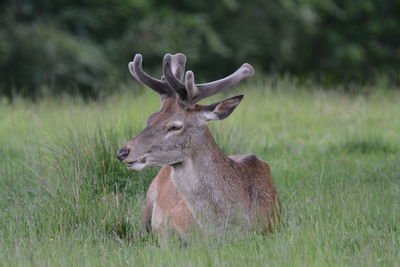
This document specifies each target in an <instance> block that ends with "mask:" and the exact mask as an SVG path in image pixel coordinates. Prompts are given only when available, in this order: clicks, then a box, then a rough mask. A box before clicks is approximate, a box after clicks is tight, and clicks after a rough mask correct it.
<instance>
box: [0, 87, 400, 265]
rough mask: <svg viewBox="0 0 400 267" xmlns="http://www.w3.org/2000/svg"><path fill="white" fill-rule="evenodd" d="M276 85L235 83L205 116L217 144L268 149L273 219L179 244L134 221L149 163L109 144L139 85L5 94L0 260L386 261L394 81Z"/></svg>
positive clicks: (391, 240)
mask: <svg viewBox="0 0 400 267" xmlns="http://www.w3.org/2000/svg"><path fill="white" fill-rule="evenodd" d="M275 82H276V81H275ZM255 87H257V88H255ZM274 87H276V88H279V90H278V89H272V88H271V85H270V84H269V83H266V84H259V85H257V86H254V85H247V86H246V87H242V88H241V90H240V92H243V93H244V94H245V95H246V97H245V98H244V101H242V103H241V105H240V106H239V107H238V108H237V109H236V111H235V112H234V113H233V115H232V116H231V117H229V118H228V119H226V120H224V121H222V122H216V123H213V124H212V126H211V127H212V131H213V133H214V135H215V137H216V139H217V141H218V143H219V144H220V145H221V147H222V148H223V149H224V151H226V152H227V153H254V154H258V155H259V156H261V157H262V158H263V159H264V160H265V161H267V162H269V164H270V166H271V168H272V171H273V176H274V179H275V182H276V185H277V188H278V191H279V194H280V197H281V200H282V203H283V219H282V227H281V229H280V230H279V231H277V232H275V233H273V234H271V235H269V236H259V235H256V234H255V235H252V236H250V237H248V238H245V239H242V238H235V237H231V238H230V239H228V240H224V241H215V240H213V239H212V238H208V237H198V238H197V239H196V240H194V241H193V242H192V243H191V244H190V245H189V246H188V247H183V246H182V244H180V243H179V242H176V241H174V240H171V241H170V242H169V243H168V244H166V246H159V244H158V243H157V241H156V240H155V239H154V238H153V237H152V236H145V235H142V234H141V232H140V220H141V211H142V204H143V198H144V194H145V191H146V188H147V186H148V185H149V183H150V182H151V179H152V178H153V177H154V175H155V174H156V173H157V169H148V170H145V171H142V172H129V171H127V170H126V169H125V168H124V166H123V165H121V164H119V163H118V162H117V161H116V159H115V155H114V153H115V151H116V150H117V149H118V148H119V147H120V146H121V145H123V144H124V142H125V141H127V140H128V139H129V138H130V137H132V136H133V135H135V134H136V133H137V132H138V131H139V130H140V129H142V128H143V127H144V124H145V119H146V117H147V116H148V115H149V114H151V113H152V112H154V111H156V110H157V109H158V107H159V102H158V98H157V96H156V95H155V94H153V93H152V92H150V90H146V91H143V90H137V89H133V90H132V91H126V92H124V93H122V94H119V95H115V96H113V97H109V98H107V99H105V100H102V101H99V102H90V103H85V102H83V101H81V100H80V99H78V98H65V97H64V98H46V99H43V100H41V101H39V102H37V103H31V102H28V101H25V100H23V99H16V100H15V101H14V102H13V103H7V102H6V101H4V100H3V102H1V105H0V133H1V139H0V188H1V191H0V240H1V242H0V265H4V266H29V265H34V266H71V265H72V266H98V265H100V266H126V265H134V266H276V265H277V266H354V265H357V266H396V265H397V266H398V264H399V262H400V250H399V247H400V225H399V221H400V135H399V133H400V109H399V108H398V103H399V102H400V92H398V91H397V92H396V91H394V90H380V89H376V90H360V91H367V92H368V94H367V93H364V94H362V95H346V94H343V93H338V92H336V93H335V92H332V91H321V90H319V89H318V88H312V90H306V89H304V88H293V87H294V86H293V84H292V83H291V82H290V81H285V80H282V81H278V84H276V85H274ZM361 89H363V88H361ZM238 91H239V90H238ZM221 98H222V96H219V97H216V98H215V99H221Z"/></svg>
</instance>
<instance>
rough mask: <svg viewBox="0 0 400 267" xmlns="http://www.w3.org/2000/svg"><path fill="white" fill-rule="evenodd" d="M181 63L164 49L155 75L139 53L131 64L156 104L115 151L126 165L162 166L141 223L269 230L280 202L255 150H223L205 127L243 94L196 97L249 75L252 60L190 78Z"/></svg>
mask: <svg viewBox="0 0 400 267" xmlns="http://www.w3.org/2000/svg"><path fill="white" fill-rule="evenodd" d="M185 63H186V57H185V56H184V55H183V54H180V53H179V54H176V55H171V54H166V55H165V57H164V60H163V73H164V75H163V76H162V77H161V79H160V80H159V79H155V78H153V77H151V76H149V75H148V74H147V73H146V72H144V71H143V69H142V56H141V55H140V54H137V55H135V58H134V60H133V62H130V63H129V70H130V72H131V74H132V75H133V77H135V79H136V80H138V81H139V82H141V83H142V84H144V85H146V86H148V87H150V88H151V89H153V90H154V91H156V92H157V93H159V95H160V97H161V110H160V111H158V112H156V113H154V114H152V115H151V116H150V117H149V118H148V120H147V127H146V128H145V129H144V130H143V131H141V132H140V133H139V134H138V135H137V136H135V137H134V138H133V139H131V140H130V141H128V142H127V143H126V144H125V145H124V146H123V147H122V148H121V149H120V150H119V151H118V152H117V157H118V159H119V160H120V161H121V162H124V163H127V164H128V166H127V168H128V169H131V170H141V169H143V168H145V167H149V166H161V167H162V168H161V170H160V172H159V173H158V175H157V176H156V177H155V178H154V180H153V182H152V183H151V185H150V187H149V189H148V191H147V197H146V201H145V210H144V219H143V226H144V227H145V229H146V230H148V231H149V230H151V229H153V230H156V231H157V232H158V234H161V235H162V236H163V235H164V234H165V233H168V232H171V230H172V231H176V232H178V233H179V234H180V235H182V236H186V235H187V234H188V233H189V232H190V230H191V228H192V226H194V225H198V226H199V227H200V229H204V230H206V229H208V228H210V227H211V225H213V227H217V230H218V231H219V232H220V231H222V232H226V231H227V230H229V229H230V228H232V227H233V226H234V225H238V224H239V225H241V226H243V227H244V228H245V229H255V228H258V229H269V227H270V226H271V223H273V221H274V220H275V218H277V217H278V216H279V202H278V195H277V192H276V190H275V186H274V183H273V181H272V177H271V171H270V168H269V166H268V164H267V163H265V162H264V161H262V160H261V159H260V158H259V157H257V156H255V155H232V156H226V155H224V153H223V152H222V151H221V149H220V148H219V147H218V145H217V144H216V142H215V140H214V138H213V136H212V135H211V133H210V130H209V129H208V126H207V125H208V122H210V121H214V120H222V119H225V118H226V117H228V116H229V115H230V114H231V113H232V111H233V110H234V109H235V108H236V106H237V105H238V104H239V103H240V101H241V100H242V98H243V95H238V96H234V97H231V98H228V99H226V100H223V101H220V102H217V103H215V104H212V105H199V104H196V103H197V102H199V101H200V100H202V99H204V98H206V97H208V96H212V95H215V94H217V93H219V92H221V91H223V90H224V89H226V88H228V87H231V86H234V85H236V84H238V83H239V82H240V81H242V80H244V79H246V78H248V77H250V76H252V75H253V74H254V69H253V67H252V66H251V65H250V64H247V63H245V64H243V65H242V66H241V67H240V68H239V69H238V70H237V71H235V72H234V73H233V74H231V75H229V76H228V77H226V78H223V79H220V80H217V81H214V82H210V83H203V84H195V82H194V76H193V72H191V71H187V72H186V75H185V80H184V82H183V81H182V80H183V76H184V68H185Z"/></svg>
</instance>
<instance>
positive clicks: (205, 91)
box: [185, 63, 254, 105]
mask: <svg viewBox="0 0 400 267" xmlns="http://www.w3.org/2000/svg"><path fill="white" fill-rule="evenodd" d="M253 75H254V68H253V67H252V66H251V65H250V64H248V63H244V64H243V65H242V66H241V67H240V68H239V69H238V70H236V71H235V72H234V73H232V74H231V75H229V76H227V77H225V78H223V79H220V80H217V81H213V82H209V83H202V84H195V83H194V74H193V72H192V71H187V72H186V75H185V88H186V90H187V95H188V98H187V102H188V104H189V105H194V104H196V103H197V102H199V101H200V100H202V99H204V98H206V97H209V96H212V95H216V94H218V93H220V92H222V91H223V90H224V89H226V88H228V87H231V86H234V85H236V84H238V83H239V82H241V81H242V80H244V79H247V78H249V77H251V76H253Z"/></svg>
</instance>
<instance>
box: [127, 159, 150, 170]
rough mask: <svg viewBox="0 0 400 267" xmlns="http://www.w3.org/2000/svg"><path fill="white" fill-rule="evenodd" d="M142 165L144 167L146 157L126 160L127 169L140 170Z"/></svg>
mask: <svg viewBox="0 0 400 267" xmlns="http://www.w3.org/2000/svg"><path fill="white" fill-rule="evenodd" d="M144 167H146V157H143V158H141V159H138V160H135V161H132V162H128V166H127V168H128V169H129V170H134V171H140V170H141V169H143V168H144Z"/></svg>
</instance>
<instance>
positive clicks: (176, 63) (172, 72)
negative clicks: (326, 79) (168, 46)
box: [163, 53, 187, 100]
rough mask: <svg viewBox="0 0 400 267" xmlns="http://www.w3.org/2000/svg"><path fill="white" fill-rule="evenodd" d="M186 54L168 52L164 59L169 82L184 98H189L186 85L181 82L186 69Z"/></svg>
mask: <svg viewBox="0 0 400 267" xmlns="http://www.w3.org/2000/svg"><path fill="white" fill-rule="evenodd" d="M185 63H186V56H185V55H184V54H182V53H178V54H175V55H171V54H166V55H165V56H164V60H163V72H164V77H165V80H166V81H167V83H168V84H169V85H170V86H171V88H172V89H173V90H175V92H176V93H177V94H178V96H179V98H180V99H182V100H186V99H187V91H186V88H185V85H184V84H183V83H182V82H181V79H182V78H183V73H184V71H185Z"/></svg>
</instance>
